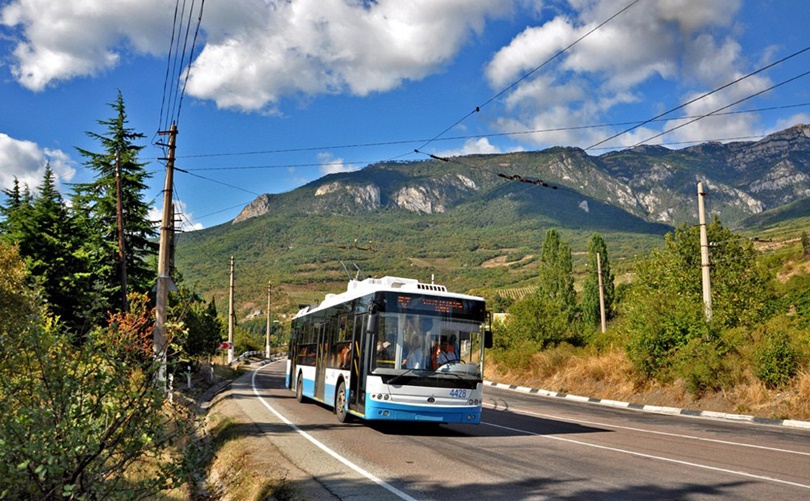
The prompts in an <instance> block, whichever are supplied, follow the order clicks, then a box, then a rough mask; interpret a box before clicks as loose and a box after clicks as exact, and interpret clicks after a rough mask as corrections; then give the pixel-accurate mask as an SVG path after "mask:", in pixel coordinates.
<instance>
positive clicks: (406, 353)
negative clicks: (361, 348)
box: [372, 312, 483, 377]
mask: <svg viewBox="0 0 810 501" xmlns="http://www.w3.org/2000/svg"><path fill="white" fill-rule="evenodd" d="M482 330H483V329H482V322H481V321H475V320H468V319H458V318H453V316H451V315H447V316H435V315H426V314H406V313H388V312H386V313H381V314H380V320H379V323H378V327H377V333H376V340H375V341H376V349H375V353H374V355H373V364H372V368H373V372H376V373H385V372H390V370H393V371H394V372H395V373H400V372H402V371H408V370H412V371H420V372H424V371H430V372H436V373H446V372H452V373H454V374H457V375H459V374H460V375H468V376H473V377H480V376H481V373H480V368H479V361H480V356H481V353H480V352H481V333H482Z"/></svg>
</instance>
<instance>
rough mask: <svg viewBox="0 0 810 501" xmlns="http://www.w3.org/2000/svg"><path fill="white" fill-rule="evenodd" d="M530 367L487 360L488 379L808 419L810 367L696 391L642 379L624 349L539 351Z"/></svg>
mask: <svg viewBox="0 0 810 501" xmlns="http://www.w3.org/2000/svg"><path fill="white" fill-rule="evenodd" d="M527 365H528V366H527V367H524V368H522V369H521V370H519V371H518V370H508V369H505V368H504V367H501V366H498V365H497V364H496V363H495V362H493V361H492V357H490V358H489V359H488V360H487V371H486V374H487V379H491V380H495V381H498V382H501V383H506V384H515V385H520V386H526V387H530V388H539V389H543V390H548V391H555V392H560V393H569V394H572V395H580V396H587V397H593V398H601V399H609V400H618V401H622V402H632V403H637V404H644V405H660V406H669V407H679V408H688V409H695V410H711V411H716V412H725V413H731V414H746V415H753V416H757V417H764V418H772V419H795V420H802V421H806V420H810V371H803V372H801V373H799V374H798V375H797V376H796V377H794V378H793V380H792V381H791V384H790V386H789V387H787V388H782V389H779V390H774V389H769V388H767V387H766V386H765V385H764V384H762V383H761V382H760V381H758V380H757V379H756V378H755V377H754V376H753V375H752V374H746V375H745V377H744V378H742V380H741V381H740V382H739V383H738V384H737V385H736V386H734V387H733V388H731V389H729V390H726V391H722V392H714V393H712V392H709V393H706V394H705V395H703V396H702V397H701V398H695V397H693V396H692V395H691V394H690V393H689V392H688V391H687V389H686V385H685V384H684V382H683V381H680V380H678V381H675V382H673V383H672V384H670V385H661V384H658V383H644V384H640V383H638V382H637V381H636V380H635V378H634V376H633V370H632V366H631V364H630V361H629V360H628V359H627V356H626V354H625V352H624V351H621V350H612V351H608V352H605V353H580V352H575V351H574V350H573V349H571V348H560V349H555V350H548V351H544V352H541V353H537V354H535V355H534V356H533V357H532V358H531V360H530V361H529V363H528V364H527Z"/></svg>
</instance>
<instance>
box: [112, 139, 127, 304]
mask: <svg viewBox="0 0 810 501" xmlns="http://www.w3.org/2000/svg"><path fill="white" fill-rule="evenodd" d="M121 192H122V189H121V154H120V153H119V152H117V151H116V152H115V199H116V216H117V219H118V263H119V264H120V265H121V307H122V309H123V311H125V312H126V311H127V310H128V309H129V308H128V307H127V252H126V247H125V246H124V208H123V205H124V204H123V201H122V200H121V198H122V195H121Z"/></svg>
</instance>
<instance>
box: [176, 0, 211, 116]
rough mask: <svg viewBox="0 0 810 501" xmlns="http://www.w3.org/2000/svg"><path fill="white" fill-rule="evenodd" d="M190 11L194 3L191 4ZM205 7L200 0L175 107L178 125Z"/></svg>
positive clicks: (203, 2)
mask: <svg viewBox="0 0 810 501" xmlns="http://www.w3.org/2000/svg"><path fill="white" fill-rule="evenodd" d="M191 5H192V7H191V8H192V10H193V9H194V3H193V2H192V4H191ZM204 7H205V0H200V14H199V16H198V17H197V27H196V28H195V29H194V38H193V39H192V41H191V48H190V49H189V55H188V65H187V66H186V77H185V79H184V80H183V89H182V90H181V91H180V102H179V103H178V105H177V117H176V121H175V123H177V124H179V123H180V112H181V111H182V109H183V97H184V96H185V94H186V85H187V84H188V77H189V76H190V75H191V65H192V62H193V60H194V47H195V46H196V45H197V35H198V34H199V33H200V24H202V15H203V8H204ZM190 20H191V11H189V21H190Z"/></svg>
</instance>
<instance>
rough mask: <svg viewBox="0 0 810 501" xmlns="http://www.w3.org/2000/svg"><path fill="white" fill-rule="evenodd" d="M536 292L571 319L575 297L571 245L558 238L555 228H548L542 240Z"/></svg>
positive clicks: (575, 301)
mask: <svg viewBox="0 0 810 501" xmlns="http://www.w3.org/2000/svg"><path fill="white" fill-rule="evenodd" d="M537 294H538V296H539V297H540V298H542V299H543V300H548V301H550V302H551V303H552V304H553V305H555V306H556V308H557V309H559V310H561V311H562V312H563V313H565V314H566V315H567V316H568V319H569V320H570V319H573V317H574V312H575V309H576V304H577V298H576V293H575V292H574V276H573V262H572V260H571V246H570V245H569V244H568V243H567V242H564V241H563V240H562V239H561V238H560V234H559V232H558V231H557V230H555V229H550V230H548V231H547V232H546V239H545V240H544V241H543V253H542V255H541V256H540V273H539V281H538V288H537Z"/></svg>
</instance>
